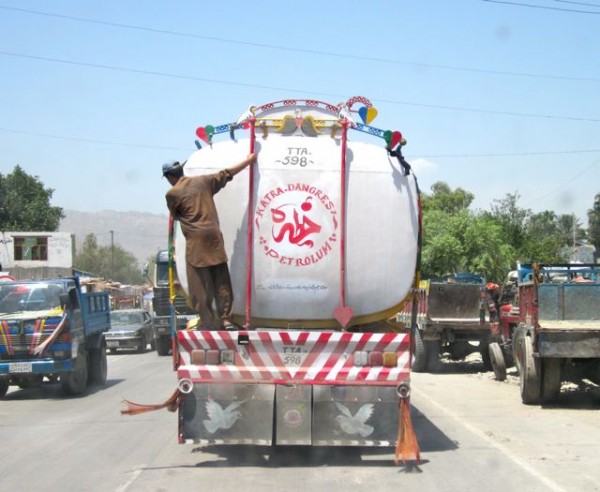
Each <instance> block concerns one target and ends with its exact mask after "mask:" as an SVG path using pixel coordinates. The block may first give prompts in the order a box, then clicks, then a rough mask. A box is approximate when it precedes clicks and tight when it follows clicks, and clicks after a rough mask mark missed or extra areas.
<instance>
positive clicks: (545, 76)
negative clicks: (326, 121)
mask: <svg viewBox="0 0 600 492" xmlns="http://www.w3.org/2000/svg"><path fill="white" fill-rule="evenodd" d="M484 1H486V0H484ZM0 9H2V10H9V11H13V12H21V13H24V14H31V15H40V16H45V17H54V18H58V19H66V20H70V21H74V22H85V23H89V24H98V25H103V26H109V27H116V28H119V29H130V30H136V31H142V32H148V33H154V34H164V35H168V36H177V37H185V38H193V39H201V40H205V41H216V42H219V43H228V44H236V45H241V46H249V47H253V48H267V49H271V50H279V51H288V52H295V53H304V54H308V55H320V56H329V57H335V58H345V59H351V60H361V61H370V62H377V63H387V64H393V65H404V66H412V67H420V68H434V69H439V70H453V71H460V72H471V73H483V74H489V75H508V76H513V77H529V78H540V79H552V80H572V81H584V82H600V78H597V77H575V76H567V75H551V74H539V73H527V72H512V71H503V70H488V69H483V68H473V67H459V66H452V65H439V64H433V63H420V62H407V61H402V60H394V59H389V58H378V57H371V56H361V55H353V54H348V53H336V52H332V51H320V50H311V49H306V48H297V47H292V46H279V45H273V44H266V43H256V42H252V41H244V40H237V39H230V38H223V37H217V36H204V35H201V34H195V33H190V32H182V31H174V30H169V29H158V28H154V27H146V26H138V25H133V24H124V23H118V22H110V21H104V20H99V19H90V18H87V17H76V16H72V15H64V14H55V13H51V12H41V11H38V10H31V9H23V8H18V7H8V6H3V5H0Z"/></svg>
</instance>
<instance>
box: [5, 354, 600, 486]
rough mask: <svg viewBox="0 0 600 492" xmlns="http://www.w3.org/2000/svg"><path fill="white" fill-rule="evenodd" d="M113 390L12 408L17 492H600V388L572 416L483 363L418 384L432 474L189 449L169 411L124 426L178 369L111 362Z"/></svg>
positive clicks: (25, 399) (9, 469) (256, 451)
mask: <svg viewBox="0 0 600 492" xmlns="http://www.w3.org/2000/svg"><path fill="white" fill-rule="evenodd" d="M108 359H109V381H108V383H107V385H106V387H104V388H101V389H92V390H91V391H89V392H88V394H87V395H85V396H82V397H77V398H65V397H63V396H62V395H61V394H60V389H59V387H58V385H56V384H54V385H53V384H47V385H44V386H43V387H42V388H39V389H26V390H21V389H18V388H17V389H15V388H11V389H10V391H9V393H8V394H7V395H6V397H5V398H4V400H3V401H0V436H1V440H0V442H1V446H0V464H1V465H0V470H1V475H0V490H4V491H11V490H14V491H90V492H93V491H118V492H125V491H127V492H134V491H144V492H146V491H171V490H174V491H180V490H204V491H211V492H217V491H235V492H240V491H243V492H250V491H263V490H267V491H319V490H327V491H330V492H334V491H344V492H348V491H353V492H354V491H360V490H369V491H372V490H398V489H402V490H406V491H412V490H419V491H420V492H428V491H438V492H439V491H458V490H460V491H462V492H469V491H486V492H494V491H501V492H507V491H512V490H519V491H522V490H527V492H533V491H549V490H550V491H560V490H566V491H578V492H579V491H600V389H599V388H597V387H592V386H591V385H588V386H586V387H584V388H574V387H572V386H569V387H565V388H563V394H561V398H560V401H559V403H558V404H556V405H553V406H548V407H544V408H542V407H539V406H525V405H522V404H521V401H520V397H519V388H518V382H517V379H516V373H515V372H514V370H513V371H512V372H511V371H510V370H509V378H508V380H507V381H505V382H503V383H499V382H496V381H494V379H493V377H492V374H491V373H483V372H480V370H481V363H480V362H479V361H478V360H476V359H475V360H470V361H468V362H462V363H450V362H446V363H445V364H444V367H443V371H442V373H441V374H436V375H431V374H414V375H413V383H412V387H413V395H412V405H413V408H412V416H413V423H414V426H415V431H416V434H417V437H418V439H419V443H420V446H421V458H422V462H421V464H420V465H419V466H413V465H409V466H406V467H405V466H395V465H394V464H393V455H392V450H391V449H372V448H305V447H304V448H303V447H292V448H267V447H224V446H221V447H215V446H213V447H210V446H208V447H198V446H194V445H180V444H178V443H177V439H176V426H177V424H176V415H175V414H173V413H170V412H168V411H166V410H160V411H156V412H152V413H146V414H142V415H137V416H122V415H121V414H120V409H121V408H123V406H122V404H121V402H122V400H123V399H129V400H132V401H136V402H139V403H160V402H162V401H164V400H165V399H166V398H168V396H170V394H171V393H172V392H173V390H174V389H175V382H176V380H175V375H174V373H173V372H172V370H171V359H170V358H169V357H158V356H157V355H156V353H154V352H147V353H145V354H136V353H121V352H119V353H118V354H116V355H109V358H108Z"/></svg>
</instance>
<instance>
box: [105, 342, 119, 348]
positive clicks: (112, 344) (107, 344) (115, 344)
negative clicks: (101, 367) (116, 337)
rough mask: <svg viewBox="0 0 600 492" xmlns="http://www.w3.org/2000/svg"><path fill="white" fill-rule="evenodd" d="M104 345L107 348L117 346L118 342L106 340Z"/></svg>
mask: <svg viewBox="0 0 600 492" xmlns="http://www.w3.org/2000/svg"><path fill="white" fill-rule="evenodd" d="M106 346H107V347H108V348H117V347H118V346H119V342H106Z"/></svg>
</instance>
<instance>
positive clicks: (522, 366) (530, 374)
mask: <svg viewBox="0 0 600 492" xmlns="http://www.w3.org/2000/svg"><path fill="white" fill-rule="evenodd" d="M518 341H519V347H518V349H517V350H516V353H517V354H518V355H519V356H520V358H519V386H520V389H521V401H522V402H523V403H524V404H525V405H537V404H538V403H540V396H541V389H542V384H541V378H540V375H541V370H540V360H539V359H538V358H536V357H534V356H533V344H532V342H531V337H529V336H524V337H521V338H519V340H518Z"/></svg>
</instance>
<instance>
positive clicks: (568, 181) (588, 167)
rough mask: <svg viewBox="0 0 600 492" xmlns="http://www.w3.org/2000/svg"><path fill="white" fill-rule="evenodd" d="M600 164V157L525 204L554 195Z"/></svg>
mask: <svg viewBox="0 0 600 492" xmlns="http://www.w3.org/2000/svg"><path fill="white" fill-rule="evenodd" d="M598 164H600V159H598V160H596V161H594V162H593V163H592V164H590V165H589V166H587V167H586V168H584V169H583V170H581V171H580V172H578V173H577V174H574V175H573V176H571V179H569V180H567V181H563V182H562V183H561V184H560V185H559V186H557V187H556V188H554V189H553V190H550V191H549V192H548V193H546V194H544V195H542V196H539V197H537V198H535V199H533V200H531V201H529V202H527V203H525V205H527V204H528V203H534V202H536V203H537V202H540V201H542V200H545V199H546V198H548V197H549V196H551V195H554V194H555V193H558V192H559V191H560V190H562V189H563V188H564V187H565V186H567V185H568V184H571V183H572V182H573V181H575V180H577V179H578V178H580V177H581V176H582V175H584V174H585V173H587V172H588V171H589V170H590V169H592V168H593V167H596V166H597V165H598Z"/></svg>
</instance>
